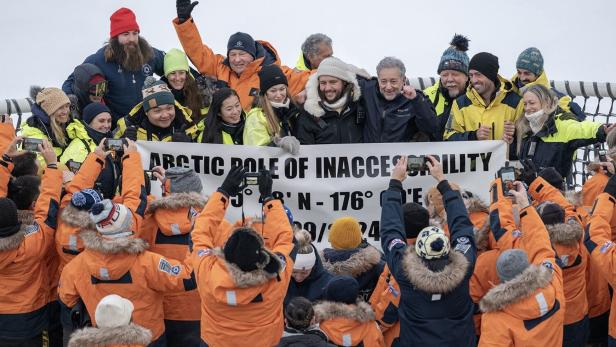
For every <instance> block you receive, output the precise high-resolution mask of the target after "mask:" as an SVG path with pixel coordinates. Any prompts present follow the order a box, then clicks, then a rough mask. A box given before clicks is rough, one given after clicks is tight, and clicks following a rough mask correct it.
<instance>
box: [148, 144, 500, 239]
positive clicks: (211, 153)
mask: <svg viewBox="0 0 616 347" xmlns="http://www.w3.org/2000/svg"><path fill="white" fill-rule="evenodd" d="M137 145H138V148H139V152H140V154H141V156H142V160H143V167H144V168H145V169H150V168H152V167H154V166H163V167H164V168H165V169H166V168H169V167H172V166H182V167H188V168H192V169H194V170H195V171H196V172H197V173H198V174H199V175H200V177H201V180H202V181H203V187H204V189H203V193H204V194H205V195H210V194H211V193H212V192H214V191H216V189H217V188H218V187H219V186H220V185H221V184H222V181H223V180H224V178H225V177H226V175H227V172H229V169H230V168H231V167H232V166H233V165H243V166H244V167H245V169H246V172H258V170H259V169H260V168H265V169H268V170H270V172H271V173H272V177H273V179H274V184H273V190H274V197H276V198H279V199H281V200H283V202H284V204H285V205H286V206H287V207H288V208H289V209H290V210H291V211H292V213H293V218H294V223H295V224H296V225H298V226H300V227H302V228H304V229H306V230H308V231H309V232H310V233H311V234H312V236H313V239H314V240H315V245H317V247H318V248H320V249H322V248H325V247H328V246H329V243H328V241H327V234H328V230H329V228H330V226H331V223H332V222H333V221H334V220H336V219H337V218H339V217H344V216H352V217H355V218H356V219H357V220H359V222H360V225H361V228H362V232H363V237H364V238H366V239H367V240H368V241H369V242H370V243H371V244H373V245H375V246H378V247H379V248H380V238H379V221H380V217H381V204H380V195H381V192H382V191H383V190H385V189H387V186H388V183H389V179H390V175H391V170H392V169H393V167H394V166H395V163H396V162H397V160H398V158H399V156H400V155H414V156H423V155H433V156H434V157H436V158H438V160H439V161H440V162H441V163H442V164H443V172H444V174H445V176H446V177H447V179H448V180H449V181H451V182H456V183H458V184H459V185H460V186H461V187H463V188H464V189H466V190H469V191H471V192H473V194H475V195H478V196H480V197H481V198H482V199H483V200H484V201H486V202H489V196H488V195H489V194H488V188H489V187H488V185H489V183H490V181H491V180H492V179H493V178H494V174H495V173H496V171H497V170H498V169H499V168H500V167H502V166H503V165H504V163H505V153H506V145H505V143H504V142H502V141H471V142H424V143H387V144H380V143H379V144H377V143H374V144H347V145H312V146H302V147H301V150H300V153H299V154H298V155H296V156H293V155H290V154H288V153H286V152H285V151H284V150H282V149H280V148H277V147H265V146H264V147H254V146H233V145H217V144H198V143H169V142H143V141H139V142H137ZM153 183H154V182H153ZM403 185H404V189H405V191H406V195H405V200H406V202H416V203H419V204H422V205H423V204H424V195H425V194H426V193H427V191H428V189H430V187H433V186H435V185H436V181H435V180H434V178H432V176H430V175H429V173H428V172H424V171H421V172H416V171H414V172H411V174H410V176H409V177H408V178H407V179H406V180H405V181H404V182H403ZM152 186H153V187H154V186H157V184H152ZM158 191H159V192H160V190H158ZM258 198H259V188H258V186H248V187H247V188H246V189H245V190H244V192H243V193H242V194H239V195H238V196H237V197H235V198H232V199H231V204H230V206H229V208H228V210H227V214H226V218H227V219H228V220H229V221H230V222H232V223H233V222H235V221H237V220H240V219H241V216H242V209H241V208H240V207H241V206H243V209H244V213H245V215H246V216H251V217H257V218H260V216H261V206H260V204H259V203H258Z"/></svg>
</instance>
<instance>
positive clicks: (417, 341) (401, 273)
mask: <svg viewBox="0 0 616 347" xmlns="http://www.w3.org/2000/svg"><path fill="white" fill-rule="evenodd" d="M437 188H438V190H439V191H440V192H441V194H442V195H443V203H444V204H445V211H446V212H447V222H448V223H449V230H450V231H451V251H450V253H449V259H450V263H449V264H448V265H446V266H445V268H444V269H443V270H442V271H441V272H432V271H430V270H429V269H428V268H427V267H426V266H425V265H424V264H423V261H422V260H421V259H420V258H419V257H418V256H417V254H416V253H415V249H414V247H413V246H407V244H406V234H405V231H404V219H403V215H402V195H401V192H402V184H401V183H400V181H397V180H392V181H391V183H390V188H389V190H387V191H385V192H384V193H383V195H382V206H383V208H382V212H381V230H380V233H381V246H382V248H383V251H384V252H385V257H386V259H387V266H388V267H389V269H390V271H391V272H392V274H393V276H394V278H395V279H396V281H397V282H398V285H399V286H400V291H401V299H400V307H399V309H398V313H399V316H400V337H399V338H398V340H397V341H396V343H397V344H396V343H394V346H468V347H471V346H472V347H474V346H475V331H474V325H473V312H474V304H473V301H472V300H471V297H470V294H469V281H470V277H471V275H472V273H473V268H474V267H475V260H476V259H477V249H476V246H475V241H474V232H473V224H472V223H471V221H470V219H469V218H468V212H467V211H466V208H465V207H464V202H463V201H462V197H461V196H460V193H459V192H457V191H454V190H452V189H451V187H450V186H449V183H447V181H443V182H441V183H439V184H438V186H437ZM465 268H466V271H465V270H464V269H465Z"/></svg>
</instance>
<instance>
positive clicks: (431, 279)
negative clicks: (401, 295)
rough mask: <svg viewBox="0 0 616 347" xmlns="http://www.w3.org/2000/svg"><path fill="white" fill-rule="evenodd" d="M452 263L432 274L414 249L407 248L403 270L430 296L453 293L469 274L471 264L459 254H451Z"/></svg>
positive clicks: (412, 281)
mask: <svg viewBox="0 0 616 347" xmlns="http://www.w3.org/2000/svg"><path fill="white" fill-rule="evenodd" d="M449 261H450V263H449V264H447V265H446V266H445V268H444V269H443V270H442V271H440V272H432V271H431V270H430V269H428V267H427V266H426V265H425V264H424V263H423V261H422V260H421V258H419V256H418V255H417V253H415V248H414V247H407V248H406V254H405V255H404V260H403V265H402V266H403V268H404V273H405V274H406V277H407V278H408V280H409V281H410V282H411V284H412V285H413V286H415V287H416V288H417V289H419V290H421V291H423V292H426V293H429V294H436V293H439V294H441V293H442V294H445V293H449V292H452V291H453V290H454V289H456V288H457V287H458V286H459V285H460V283H462V281H463V280H464V278H465V277H466V275H467V273H468V267H469V265H470V264H469V262H468V260H467V259H466V257H465V256H464V255H463V254H462V253H459V252H456V251H453V250H452V251H451V252H449Z"/></svg>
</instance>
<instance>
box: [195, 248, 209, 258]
mask: <svg viewBox="0 0 616 347" xmlns="http://www.w3.org/2000/svg"><path fill="white" fill-rule="evenodd" d="M210 254H212V250H211V249H209V248H205V249H200V250H198V251H197V256H198V257H199V258H201V257H203V256H206V255H210Z"/></svg>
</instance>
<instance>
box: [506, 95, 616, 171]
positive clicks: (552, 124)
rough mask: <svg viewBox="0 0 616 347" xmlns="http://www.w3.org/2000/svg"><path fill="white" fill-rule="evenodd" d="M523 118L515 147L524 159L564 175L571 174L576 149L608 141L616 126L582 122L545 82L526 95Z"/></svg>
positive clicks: (524, 96)
mask: <svg viewBox="0 0 616 347" xmlns="http://www.w3.org/2000/svg"><path fill="white" fill-rule="evenodd" d="M523 98H524V111H525V114H524V116H523V117H519V118H518V120H517V121H516V124H515V126H516V138H515V141H514V142H513V147H512V149H514V150H515V154H516V155H517V157H518V158H519V159H520V160H526V159H530V160H532V161H533V163H534V164H535V166H536V167H537V168H546V167H554V168H555V169H556V170H558V172H559V173H560V174H561V175H562V176H563V177H567V176H569V174H571V166H572V165H571V162H572V158H573V155H574V153H575V151H576V150H577V149H578V148H580V147H584V146H587V145H591V144H594V143H601V142H604V141H605V138H606V136H607V133H609V132H610V131H611V130H612V129H613V128H614V125H611V126H609V127H608V126H606V125H602V124H599V123H595V122H592V121H583V122H579V121H577V120H576V118H575V115H573V114H571V113H568V112H562V110H561V109H560V108H559V107H558V97H557V96H556V94H554V92H552V91H551V90H549V89H548V88H547V87H545V86H543V85H539V84H537V85H533V86H530V87H529V88H528V89H526V91H525V92H524V94H523Z"/></svg>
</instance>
